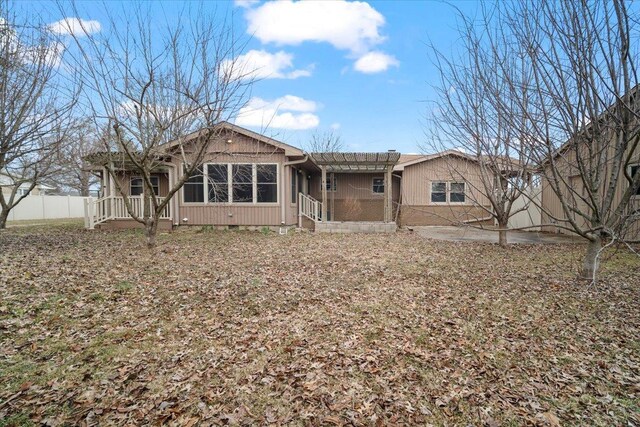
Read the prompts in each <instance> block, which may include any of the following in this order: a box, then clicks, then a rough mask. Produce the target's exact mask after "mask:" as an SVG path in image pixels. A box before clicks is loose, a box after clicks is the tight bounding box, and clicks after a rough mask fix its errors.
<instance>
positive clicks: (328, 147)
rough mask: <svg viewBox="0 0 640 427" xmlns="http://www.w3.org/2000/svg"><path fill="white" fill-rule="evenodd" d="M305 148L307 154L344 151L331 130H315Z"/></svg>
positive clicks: (337, 136) (342, 144)
mask: <svg viewBox="0 0 640 427" xmlns="http://www.w3.org/2000/svg"><path fill="white" fill-rule="evenodd" d="M305 148H306V151H307V152H309V153H337V152H340V151H343V150H344V143H343V141H342V138H341V137H340V135H339V134H338V133H337V132H336V131H335V130H333V129H330V130H325V131H319V130H315V131H314V132H313V133H312V134H311V140H309V142H308V143H307V144H306V147H305Z"/></svg>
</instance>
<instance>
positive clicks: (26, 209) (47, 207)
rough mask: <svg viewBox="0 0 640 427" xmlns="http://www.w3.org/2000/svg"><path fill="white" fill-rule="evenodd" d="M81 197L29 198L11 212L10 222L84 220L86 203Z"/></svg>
mask: <svg viewBox="0 0 640 427" xmlns="http://www.w3.org/2000/svg"><path fill="white" fill-rule="evenodd" d="M85 199H88V197H80V196H27V197H25V198H24V199H23V200H22V201H21V202H20V203H18V205H17V206H16V207H15V208H13V209H12V210H11V211H10V212H9V218H8V219H9V221H22V220H34V219H35V220H38V219H64V218H83V217H84V201H85Z"/></svg>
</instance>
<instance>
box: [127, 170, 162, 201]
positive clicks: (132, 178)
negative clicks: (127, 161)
mask: <svg viewBox="0 0 640 427" xmlns="http://www.w3.org/2000/svg"><path fill="white" fill-rule="evenodd" d="M134 179H139V180H141V181H142V193H141V194H138V195H136V196H132V195H131V193H132V191H131V188H132V187H131V184H132V181H133V180H134ZM149 179H150V180H151V181H152V182H151V186H152V187H153V180H154V179H156V180H157V181H158V194H157V195H156V197H160V176H158V175H157V174H153V175H151V176H149ZM142 195H144V179H143V178H142V176H141V175H131V176H130V177H129V197H140V196H142Z"/></svg>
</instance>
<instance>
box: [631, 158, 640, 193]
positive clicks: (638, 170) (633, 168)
mask: <svg viewBox="0 0 640 427" xmlns="http://www.w3.org/2000/svg"><path fill="white" fill-rule="evenodd" d="M639 173H640V165H633V166H631V178H635V176H636V175H637V174H639ZM635 195H636V196H640V187H638V188H636V192H635Z"/></svg>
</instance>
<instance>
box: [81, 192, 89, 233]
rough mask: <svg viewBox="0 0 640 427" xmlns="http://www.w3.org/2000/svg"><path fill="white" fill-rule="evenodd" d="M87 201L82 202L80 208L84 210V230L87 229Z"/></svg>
mask: <svg viewBox="0 0 640 427" xmlns="http://www.w3.org/2000/svg"><path fill="white" fill-rule="evenodd" d="M87 201H88V200H87V199H83V200H82V207H83V208H84V228H89V206H88V203H87Z"/></svg>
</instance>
